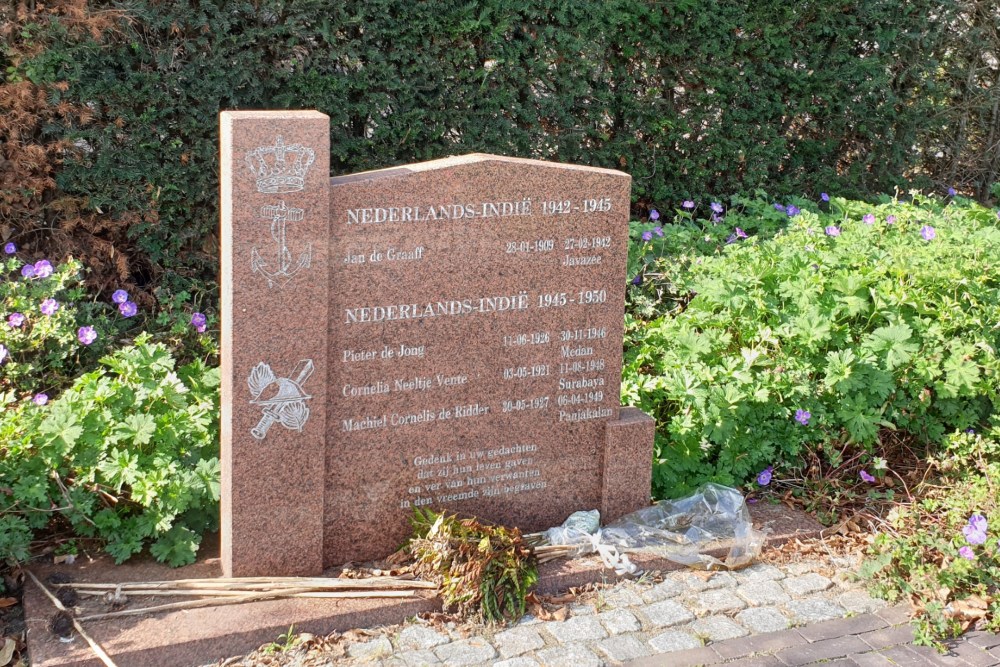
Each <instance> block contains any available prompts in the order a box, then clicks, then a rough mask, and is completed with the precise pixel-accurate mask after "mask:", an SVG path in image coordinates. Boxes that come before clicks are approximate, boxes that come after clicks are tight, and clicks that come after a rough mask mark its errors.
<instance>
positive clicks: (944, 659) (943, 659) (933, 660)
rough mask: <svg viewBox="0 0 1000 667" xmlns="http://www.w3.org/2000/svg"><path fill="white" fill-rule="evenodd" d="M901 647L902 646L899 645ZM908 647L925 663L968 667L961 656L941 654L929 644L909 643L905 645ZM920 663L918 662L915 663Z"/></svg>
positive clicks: (950, 666) (944, 666) (945, 666)
mask: <svg viewBox="0 0 1000 667" xmlns="http://www.w3.org/2000/svg"><path fill="white" fill-rule="evenodd" d="M899 648H902V647H899ZM906 648H907V649H909V651H910V652H911V653H913V655H914V656H916V657H917V658H919V659H920V660H924V661H925V662H924V663H922V664H925V665H936V666H939V667H968V666H969V663H968V662H966V661H965V660H962V658H960V657H958V656H957V655H955V654H954V653H948V654H943V655H942V654H941V653H938V652H937V651H936V650H934V649H933V648H931V647H930V646H914V645H910V646H907V647H906ZM917 664H920V663H917Z"/></svg>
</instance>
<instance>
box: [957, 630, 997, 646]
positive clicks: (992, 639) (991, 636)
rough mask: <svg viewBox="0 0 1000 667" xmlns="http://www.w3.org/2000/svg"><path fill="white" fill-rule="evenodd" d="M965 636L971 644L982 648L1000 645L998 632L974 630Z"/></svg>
mask: <svg viewBox="0 0 1000 667" xmlns="http://www.w3.org/2000/svg"><path fill="white" fill-rule="evenodd" d="M965 638H966V639H967V640H968V642H969V643H970V644H972V645H973V646H978V647H979V648H983V649H992V648H993V647H995V646H1000V634H995V633H992V632H983V631H981V630H976V631H974V632H970V633H968V634H967V635H965Z"/></svg>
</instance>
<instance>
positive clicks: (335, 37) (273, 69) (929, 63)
mask: <svg viewBox="0 0 1000 667" xmlns="http://www.w3.org/2000/svg"><path fill="white" fill-rule="evenodd" d="M57 4H58V3H57ZM70 4H76V5H80V4H83V3H81V2H76V3H70ZM86 4H87V7H88V11H89V12H90V13H91V15H92V16H96V15H101V16H102V17H103V18H105V19H106V18H107V16H109V15H108V14H107V13H106V12H108V11H121V12H122V14H121V16H120V18H118V19H117V20H116V21H115V22H114V25H115V28H114V29H110V30H109V29H105V30H103V34H102V36H101V38H100V39H99V40H95V39H93V38H92V37H87V36H81V33H80V31H73V30H70V28H69V27H68V26H69V24H70V19H69V18H68V16H67V15H62V16H49V15H46V16H44V17H43V16H36V17H30V16H29V17H28V18H27V19H25V20H23V21H22V25H24V26H25V28H24V30H27V31H28V37H25V36H24V35H25V33H24V31H23V30H22V32H21V34H20V37H19V39H20V41H19V42H18V44H19V45H20V46H19V48H20V49H21V52H20V53H25V54H29V55H20V54H18V53H15V49H14V47H8V48H5V49H4V50H3V51H2V52H0V53H2V54H3V55H2V56H0V60H2V61H3V62H2V63H0V64H2V65H3V69H5V70H7V71H6V73H0V77H7V78H6V81H12V80H16V79H17V78H22V79H24V80H29V81H32V82H34V83H37V84H43V85H45V84H53V83H55V82H60V81H65V82H68V84H69V87H68V89H67V90H66V91H65V92H61V93H60V92H59V91H58V90H55V89H51V88H49V89H48V90H49V95H50V97H51V102H52V103H53V104H56V103H58V102H59V101H60V100H65V101H68V102H71V103H73V104H82V105H86V106H87V107H89V108H90V109H91V110H92V112H93V114H94V119H93V121H91V122H90V123H88V124H86V125H80V126H70V124H69V123H56V124H53V125H50V126H48V127H46V128H45V133H46V136H48V137H49V138H52V137H69V138H71V139H72V140H74V141H76V142H77V145H78V146H82V147H83V149H82V150H81V151H80V152H79V153H78V154H77V155H76V156H75V157H70V158H68V159H67V160H66V162H65V163H64V164H62V165H61V166H60V167H59V169H58V170H57V172H56V181H57V183H58V187H59V188H60V189H61V190H62V191H63V192H64V193H66V194H69V195H71V196H75V197H86V198H88V205H89V206H90V207H92V208H99V209H100V210H101V211H103V212H104V213H105V214H107V215H110V216H113V217H121V216H122V215H123V214H124V213H125V212H128V211H133V212H134V211H146V210H148V209H150V208H154V209H158V213H159V216H158V222H156V221H155V220H156V218H151V217H147V218H145V220H144V221H142V220H140V221H137V222H136V223H135V224H132V226H131V228H130V229H129V230H128V234H129V237H128V238H130V239H131V243H133V244H134V245H135V248H134V249H133V250H135V251H137V253H138V254H140V255H143V256H144V257H145V258H146V259H147V260H148V262H147V264H148V266H149V267H150V269H144V270H151V273H152V276H153V277H154V278H155V279H161V278H162V276H163V274H162V272H161V271H162V270H164V269H165V270H167V271H168V272H173V273H180V274H184V275H187V276H189V277H192V278H198V279H201V280H204V279H206V278H208V277H209V276H211V275H213V274H214V270H215V269H214V267H215V265H216V257H215V256H214V253H215V251H214V248H215V243H214V236H213V235H214V234H215V229H216V226H217V187H218V183H217V168H218V163H217V155H216V153H217V113H218V111H219V110H220V109H246V108H316V109H319V110H321V111H323V112H325V113H327V114H329V115H330V116H331V118H332V130H331V140H332V141H331V146H332V165H333V167H332V168H333V171H334V172H335V173H346V172H352V171H358V170H362V169H370V168H379V167H386V166H390V165H394V164H400V163H406V162H412V161H418V160H426V159H431V158H436V157H441V156H444V155H449V154H458V153H466V152H471V151H485V152H493V153H501V154H508V155H519V156H529V157H539V158H543V159H552V160H559V161H565V162H576V163H583V164H592V165H599V166H605V167H615V168H619V169H623V170H625V171H627V172H629V173H631V174H632V176H633V178H634V181H633V182H634V190H633V193H634V197H635V198H636V206H637V212H638V211H641V210H643V209H644V208H645V207H647V206H671V205H676V203H677V202H678V201H679V200H680V199H681V198H687V197H694V196H704V195H707V194H710V193H732V192H746V191H750V190H753V189H755V188H766V189H767V190H768V191H769V192H772V193H775V194H782V193H805V194H810V195H817V194H818V193H819V192H820V191H830V192H838V193H841V194H853V195H864V194H865V193H868V192H875V191H879V190H885V189H889V188H891V187H892V186H894V185H897V184H900V183H901V182H902V179H901V175H903V174H905V173H907V172H908V170H910V169H912V168H913V167H915V166H919V161H920V160H922V159H923V158H922V153H921V152H919V151H914V150H913V147H914V146H921V141H922V137H925V136H930V134H929V133H930V132H931V128H935V130H934V131H935V132H937V135H940V128H941V116H940V109H941V107H942V105H943V106H945V107H946V106H947V101H948V99H949V98H948V95H949V90H950V89H949V88H948V81H947V80H946V78H944V77H942V75H941V72H942V71H944V70H946V69H947V66H948V63H947V62H946V61H945V60H943V56H941V58H939V54H946V53H949V51H948V45H949V43H951V42H953V41H954V40H956V39H957V38H958V37H957V33H956V31H955V29H954V22H955V20H956V18H955V17H956V16H958V15H959V14H960V12H961V11H962V10H961V7H962V6H963V3H944V4H942V3H938V2H931V1H929V0H912V1H910V2H905V3H900V2H898V1H897V0H813V1H809V2H789V1H788V0H740V1H737V2H731V1H726V0H716V1H712V0H674V1H670V2H656V1H651V0H572V1H563V2H557V1H555V0H534V1H533V0H481V1H479V2H454V1H453V0H434V1H433V2H431V1H424V0H364V1H360V2H359V1H354V0H348V1H341V2H328V1H320V0H290V1H288V2H278V1H275V0H261V1H259V2H225V1H221V0H220V1H218V2H207V1H198V0H161V1H156V0H133V1H131V2H90V3H86ZM972 4H976V3H972ZM102 13H103V14H102ZM111 16H113V14H112V15H111ZM34 42H44V43H45V45H46V46H45V48H44V49H41V50H38V49H34V50H33V49H30V48H26V47H25V44H26V43H28V44H31V43H34ZM15 56H16V57H15ZM8 67H9V68H10V69H7V68H8ZM994 97H995V95H994ZM984 108H985V107H984ZM994 113H995V112H994ZM0 131H2V130H0ZM970 150H971V148H970ZM925 184H926V183H925ZM937 185H938V186H941V185H943V184H942V183H938V184H937ZM14 222H15V224H28V223H27V222H25V221H14ZM55 226H57V227H58V220H56V221H55ZM98 236H100V234H98ZM148 279H149V276H145V277H142V276H138V277H136V281H137V282H140V283H141V282H143V281H146V280H148Z"/></svg>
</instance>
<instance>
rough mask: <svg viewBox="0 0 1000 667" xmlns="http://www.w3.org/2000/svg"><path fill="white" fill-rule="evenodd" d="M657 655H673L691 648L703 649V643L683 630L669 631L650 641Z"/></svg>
mask: <svg viewBox="0 0 1000 667" xmlns="http://www.w3.org/2000/svg"><path fill="white" fill-rule="evenodd" d="M649 645H650V646H652V647H653V648H654V649H655V650H656V652H657V653H671V652H673V651H683V650H685V649H689V648H699V647H701V641H700V640H699V639H698V638H697V637H695V636H694V635H692V634H691V633H690V632H684V631H682V630H667V631H666V632H663V633H660V634H658V635H656V636H655V637H653V638H652V639H650V640H649Z"/></svg>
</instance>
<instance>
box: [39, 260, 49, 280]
mask: <svg viewBox="0 0 1000 667" xmlns="http://www.w3.org/2000/svg"><path fill="white" fill-rule="evenodd" d="M51 275H52V265H51V264H49V260H47V259H40V260H38V261H37V262H35V278H48V277H49V276H51Z"/></svg>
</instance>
